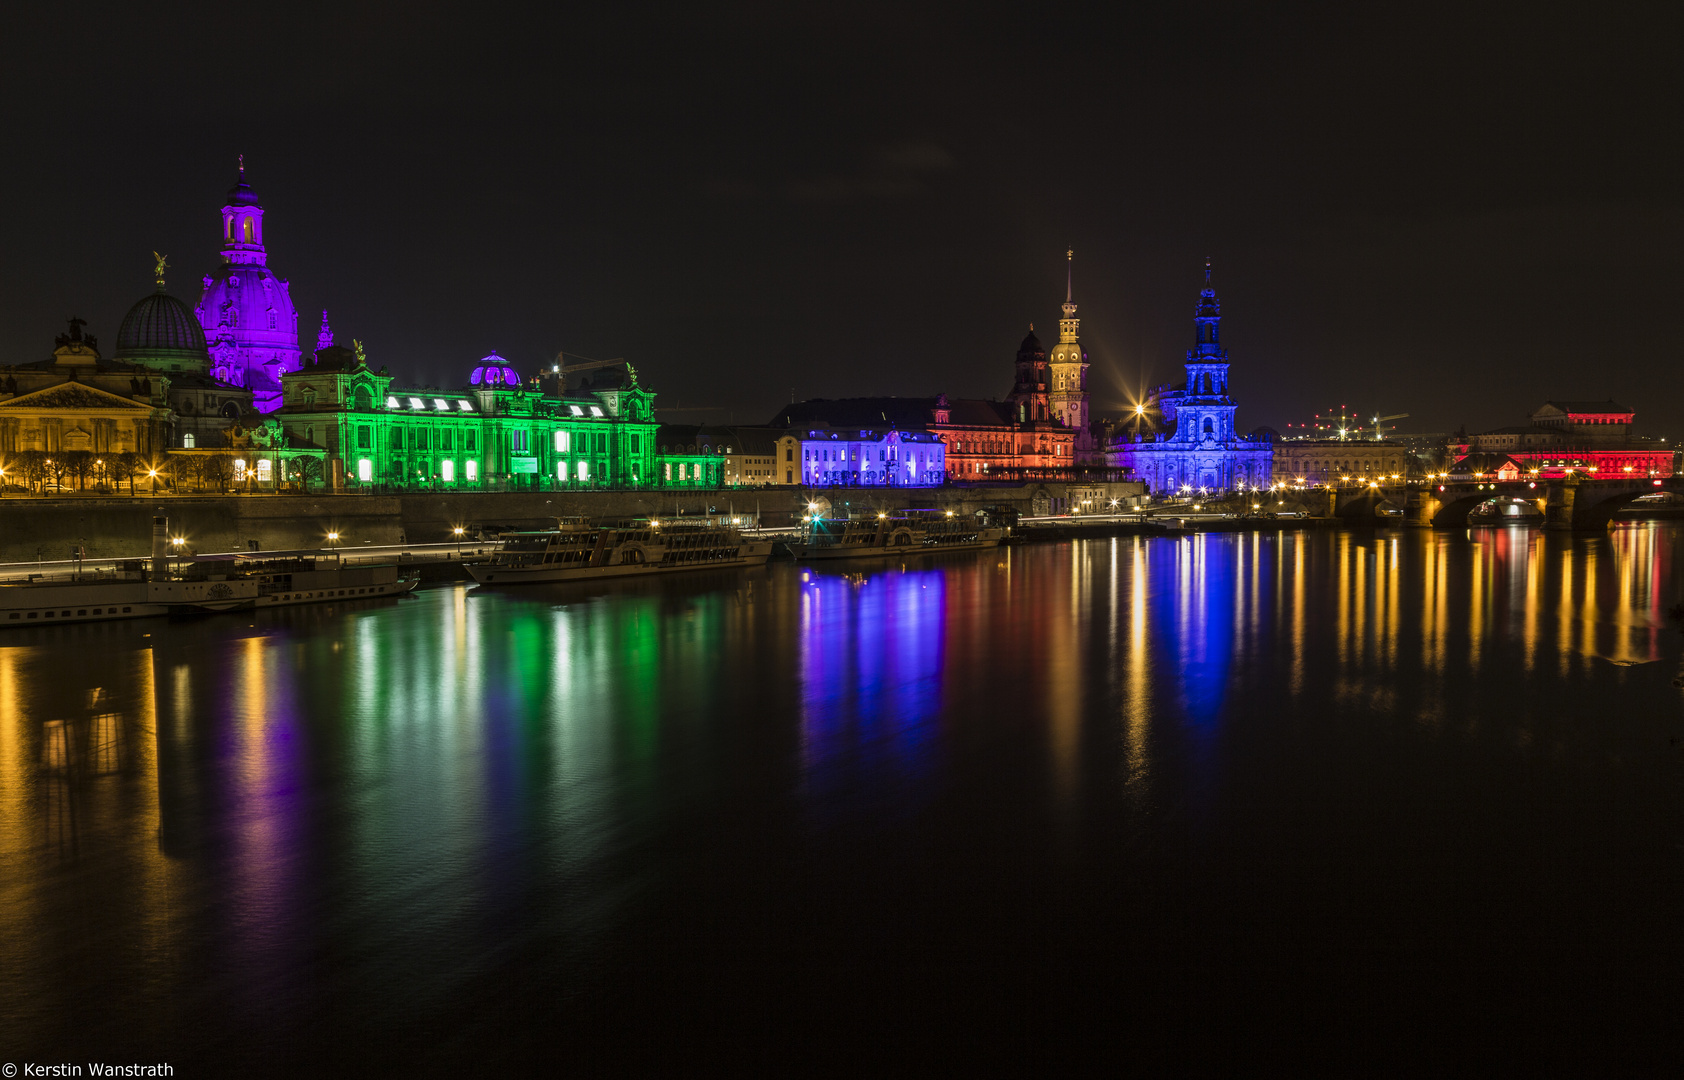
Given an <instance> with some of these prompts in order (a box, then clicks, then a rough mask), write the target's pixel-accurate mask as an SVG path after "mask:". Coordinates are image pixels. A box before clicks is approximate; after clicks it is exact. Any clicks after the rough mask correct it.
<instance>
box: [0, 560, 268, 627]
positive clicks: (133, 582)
mask: <svg viewBox="0 0 1684 1080" xmlns="http://www.w3.org/2000/svg"><path fill="white" fill-rule="evenodd" d="M257 588H258V586H257V582H256V580H254V579H246V578H240V577H231V576H228V575H223V574H217V575H207V576H205V577H204V578H202V579H199V580H193V581H175V580H156V579H153V578H152V577H151V575H150V574H149V573H148V572H147V571H145V570H98V571H87V572H83V573H66V574H52V575H39V576H37V577H36V578H34V579H33V580H30V581H25V582H16V583H8V584H4V585H0V626H40V625H43V624H45V623H47V622H54V623H64V622H96V621H102V620H105V619H140V618H144V617H146V616H148V615H169V614H183V613H190V612H209V611H229V610H232V609H234V608H238V607H249V606H250V605H251V604H253V603H255V602H256V600H257Z"/></svg>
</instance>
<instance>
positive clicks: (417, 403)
mask: <svg viewBox="0 0 1684 1080" xmlns="http://www.w3.org/2000/svg"><path fill="white" fill-rule="evenodd" d="M409 407H410V408H412V409H425V408H426V407H427V403H426V402H424V401H422V400H421V399H420V398H418V397H412V398H410V399H409Z"/></svg>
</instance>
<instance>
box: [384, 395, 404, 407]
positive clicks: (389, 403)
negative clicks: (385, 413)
mask: <svg viewBox="0 0 1684 1080" xmlns="http://www.w3.org/2000/svg"><path fill="white" fill-rule="evenodd" d="M386 407H387V408H388V409H401V408H403V402H401V401H399V400H398V399H397V398H395V397H388V398H387V399H386Z"/></svg>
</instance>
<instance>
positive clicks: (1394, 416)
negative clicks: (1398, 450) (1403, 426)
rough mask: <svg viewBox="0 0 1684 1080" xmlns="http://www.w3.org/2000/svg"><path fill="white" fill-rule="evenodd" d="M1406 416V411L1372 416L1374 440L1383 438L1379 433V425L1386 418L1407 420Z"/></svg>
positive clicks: (1377, 440)
mask: <svg viewBox="0 0 1684 1080" xmlns="http://www.w3.org/2000/svg"><path fill="white" fill-rule="evenodd" d="M1408 418H1409V414H1408V413H1406V412H1400V413H1393V414H1392V415H1391V416H1376V417H1375V418H1374V441H1375V442H1379V441H1380V440H1381V439H1383V438H1385V436H1384V435H1382V434H1381V433H1380V432H1381V429H1380V425H1381V423H1382V422H1384V421H1386V420H1407V419H1408Z"/></svg>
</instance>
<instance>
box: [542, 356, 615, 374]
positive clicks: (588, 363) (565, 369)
mask: <svg viewBox="0 0 1684 1080" xmlns="http://www.w3.org/2000/svg"><path fill="white" fill-rule="evenodd" d="M573 355H574V356H578V357H579V359H581V360H583V361H584V363H582V364H569V363H568V362H567V354H566V353H565V352H558V353H556V354H555V363H554V364H552V365H550V374H552V375H561V374H568V375H571V374H573V373H574V372H575V371H591V370H594V369H596V368H605V367H613V366H614V365H615V364H624V363H625V362H626V358H625V357H623V356H616V357H615V358H614V359H612V360H592V359H591V358H590V357H588V356H579V354H578V353H574V354H573Z"/></svg>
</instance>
